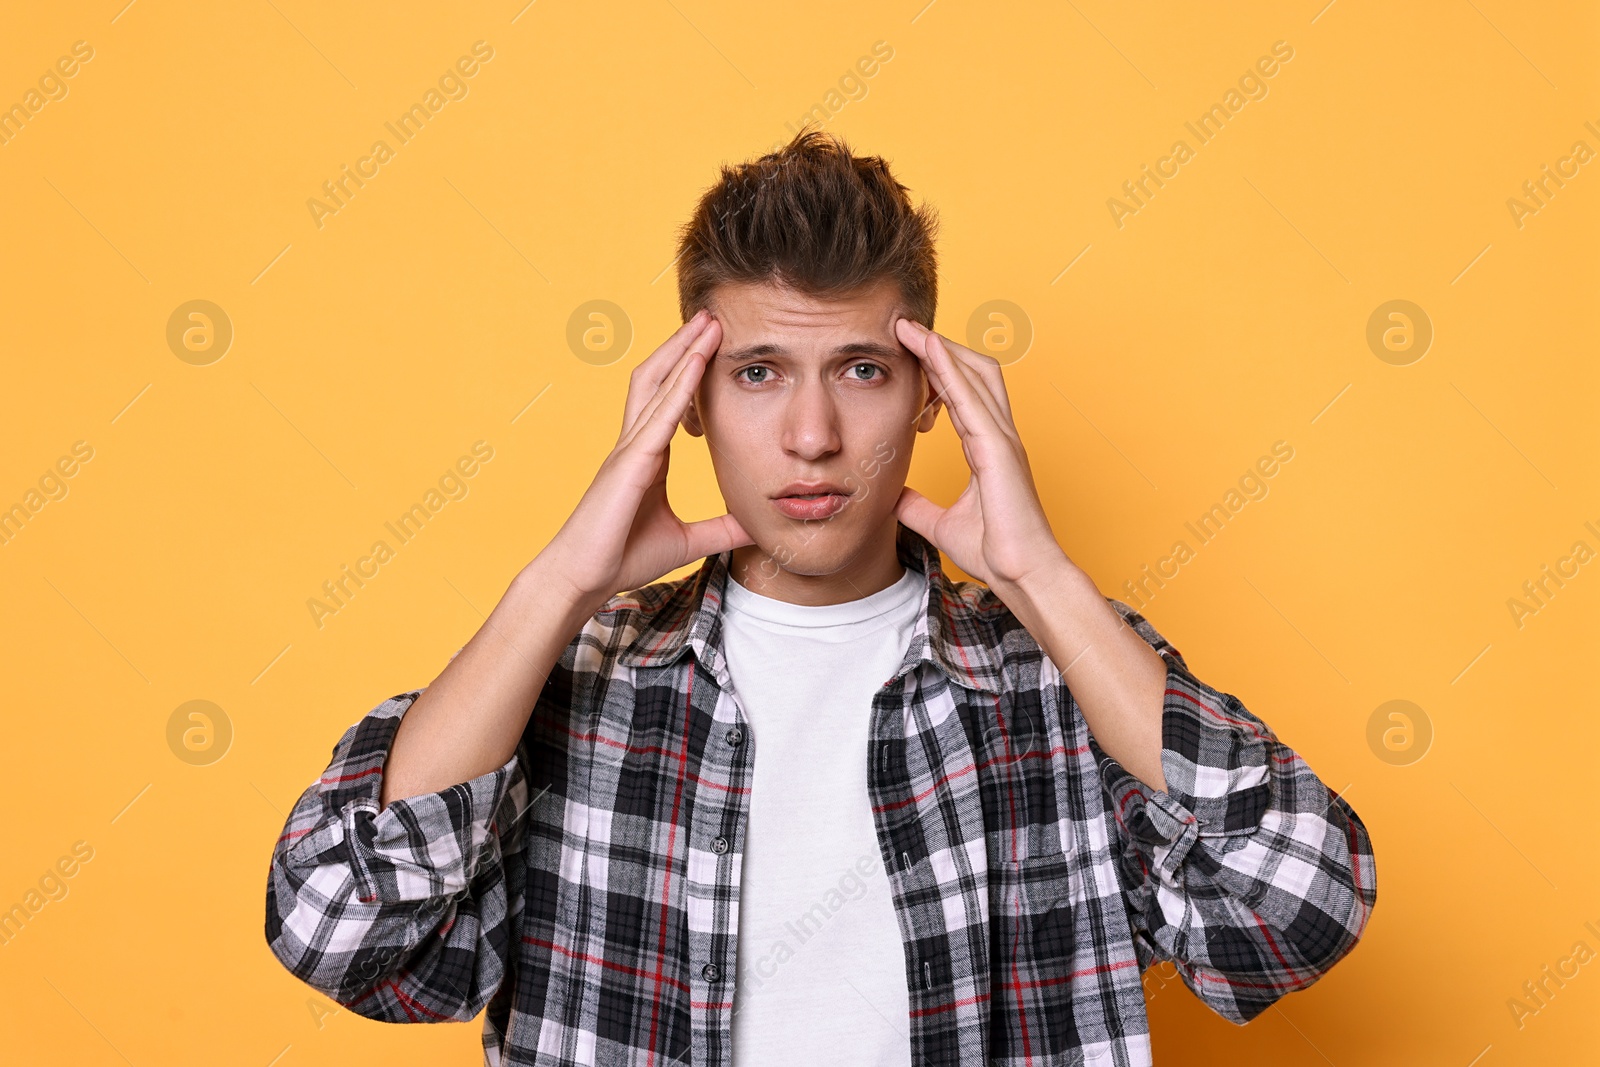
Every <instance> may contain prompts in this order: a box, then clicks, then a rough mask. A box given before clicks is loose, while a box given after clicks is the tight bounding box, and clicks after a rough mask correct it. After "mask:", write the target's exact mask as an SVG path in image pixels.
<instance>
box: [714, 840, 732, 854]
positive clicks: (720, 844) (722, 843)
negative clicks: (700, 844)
mask: <svg viewBox="0 0 1600 1067" xmlns="http://www.w3.org/2000/svg"><path fill="white" fill-rule="evenodd" d="M711 851H712V852H715V853H716V854H717V855H719V856H720V855H722V854H723V853H724V852H726V851H728V839H727V838H726V837H713V838H712V839H711Z"/></svg>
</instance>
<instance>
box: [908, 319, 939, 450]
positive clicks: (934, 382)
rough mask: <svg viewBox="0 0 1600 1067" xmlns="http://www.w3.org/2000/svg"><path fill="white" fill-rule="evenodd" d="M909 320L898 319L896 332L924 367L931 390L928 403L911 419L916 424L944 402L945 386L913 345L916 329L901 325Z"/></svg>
mask: <svg viewBox="0 0 1600 1067" xmlns="http://www.w3.org/2000/svg"><path fill="white" fill-rule="evenodd" d="M909 321H910V320H908V319H901V320H897V321H896V323H895V334H896V335H897V336H900V337H901V341H902V343H903V344H905V346H906V347H907V348H908V349H911V354H912V356H913V357H914V358H915V359H916V361H917V365H918V366H919V367H921V368H922V373H923V376H924V377H926V378H927V380H928V390H929V392H928V401H927V403H925V404H923V405H922V410H920V411H918V412H917V414H916V417H915V418H913V419H912V420H911V424H912V425H913V426H915V425H916V424H917V423H919V422H921V421H922V416H924V415H926V414H927V413H928V409H929V408H932V407H936V406H938V405H939V404H941V403H943V402H944V386H943V385H942V384H941V383H940V382H939V376H938V375H937V374H935V373H934V370H933V367H932V366H931V365H930V364H929V363H928V362H927V361H926V360H924V359H923V358H922V353H921V352H920V351H919V350H918V349H917V348H913V347H912V345H913V343H914V342H916V335H915V333H914V331H912V330H910V329H908V328H907V327H903V326H901V325H900V323H901V322H909ZM901 331H904V333H903V334H902V332H901ZM947 406H948V405H947Z"/></svg>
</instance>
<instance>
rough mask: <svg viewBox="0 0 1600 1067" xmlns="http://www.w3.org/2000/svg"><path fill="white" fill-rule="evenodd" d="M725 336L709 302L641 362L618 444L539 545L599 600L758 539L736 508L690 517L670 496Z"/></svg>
mask: <svg viewBox="0 0 1600 1067" xmlns="http://www.w3.org/2000/svg"><path fill="white" fill-rule="evenodd" d="M721 340H722V324H721V323H719V322H718V321H717V320H716V319H715V318H713V317H712V316H711V314H710V313H709V312H707V311H704V310H702V311H700V312H698V313H697V314H696V315H695V316H694V318H692V319H690V320H689V321H688V322H686V323H684V324H683V325H682V326H680V327H679V328H678V330H677V332H676V333H674V334H673V335H672V336H671V337H669V338H667V340H666V341H665V342H664V343H663V344H662V345H661V347H660V348H657V349H656V350H655V351H654V352H652V353H651V354H650V356H649V358H648V359H646V360H644V361H643V362H642V363H640V364H639V365H638V366H637V367H635V368H634V370H633V375H632V377H631V378H630V379H629V381H628V400H627V403H626V405H625V407H624V412H623V417H622V433H621V434H620V435H619V436H618V438H617V444H616V447H615V448H613V449H612V451H611V454H610V455H609V456H607V457H606V459H605V461H604V462H603V463H601V464H600V470H599V473H597V474H596V475H595V477H594V481H593V483H592V484H591V485H590V486H589V488H588V490H587V491H586V492H585V493H584V494H583V499H582V500H580V501H578V506H577V507H576V508H575V509H574V510H573V513H572V516H571V517H570V518H568V519H567V521H566V523H565V525H563V526H562V527H561V529H560V531H559V532H557V534H556V535H555V537H553V538H552V539H551V541H550V543H549V545H547V546H546V547H545V549H544V551H543V552H541V553H540V554H539V556H540V560H541V561H543V562H547V563H549V564H551V567H550V570H549V573H552V574H560V575H561V576H562V577H564V578H565V579H566V580H567V581H569V582H570V583H571V584H572V585H573V587H574V592H575V593H576V594H577V596H578V597H579V598H580V600H583V601H587V602H591V603H594V604H595V605H596V606H598V605H599V604H602V603H604V602H605V601H606V600H608V599H610V597H611V596H612V594H614V593H617V592H620V591H623V590H628V589H637V588H640V587H641V586H644V585H648V584H649V583H651V582H653V581H655V580H656V579H657V578H660V577H661V576H662V575H663V574H667V573H668V572H670V571H673V570H676V569H677V568H679V567H682V566H684V565H685V564H687V563H690V562H692V561H694V560H697V559H700V558H702V557H704V556H710V555H715V554H717V553H719V552H723V551H725V550H727V549H730V548H739V547H741V546H743V545H748V544H753V543H754V541H753V540H752V538H751V537H750V535H749V534H748V533H746V532H745V530H744V527H743V526H741V525H739V520H738V519H735V518H734V517H733V516H732V515H728V514H724V515H719V516H717V517H716V518H712V519H702V520H700V521H698V522H690V523H686V522H684V521H683V520H681V519H679V518H678V516H677V515H675V514H674V513H673V511H672V505H671V504H670V503H668V501H667V467H668V464H669V462H670V452H671V443H672V437H673V434H674V433H675V432H676V430H677V428H678V423H679V421H680V420H681V419H682V418H683V414H684V412H685V411H686V410H687V409H688V406H689V403H690V401H691V400H692V399H693V397H694V393H695V389H696V388H697V387H698V386H699V384H700V378H701V375H702V374H703V373H704V372H705V368H706V364H707V363H708V362H709V361H710V360H711V358H712V357H713V356H715V355H716V351H717V345H718V344H719V343H720V342H721Z"/></svg>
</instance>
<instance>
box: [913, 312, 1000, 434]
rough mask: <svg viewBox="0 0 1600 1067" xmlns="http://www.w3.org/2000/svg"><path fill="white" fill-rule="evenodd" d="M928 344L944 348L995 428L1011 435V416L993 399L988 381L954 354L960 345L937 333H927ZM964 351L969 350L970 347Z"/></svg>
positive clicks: (951, 362) (951, 363)
mask: <svg viewBox="0 0 1600 1067" xmlns="http://www.w3.org/2000/svg"><path fill="white" fill-rule="evenodd" d="M928 344H929V345H930V346H932V345H938V346H939V347H940V348H942V349H943V350H944V353H945V355H946V356H947V357H949V360H950V365H951V366H953V367H955V368H956V370H958V371H960V372H961V375H962V377H964V378H965V379H966V380H967V384H968V385H970V386H971V387H972V392H973V395H975V396H976V397H977V398H978V399H979V400H980V401H982V402H983V406H984V408H985V409H986V410H987V411H988V412H989V417H990V418H991V419H992V420H993V421H994V424H995V428H996V429H998V430H999V431H1000V432H1001V433H1004V434H1005V435H1006V436H1008V437H1010V436H1013V432H1012V429H1011V418H1010V416H1009V415H1008V414H1007V413H1006V411H1005V409H1004V408H1002V407H1001V404H1000V402H999V401H998V400H996V399H995V396H994V392H993V390H992V389H991V388H990V383H989V381H988V380H987V379H986V377H985V376H984V375H983V374H981V373H980V372H979V370H978V369H977V368H975V367H972V366H970V365H969V364H968V362H967V361H966V360H964V359H961V358H959V357H958V356H957V355H956V352H957V350H958V349H960V348H961V346H960V345H958V344H956V343H955V342H954V341H951V340H949V339H947V338H946V337H945V336H944V335H943V334H939V333H933V334H929V335H928ZM966 351H971V349H967V350H966ZM973 355H974V356H976V355H977V353H976V352H974V353H973ZM997 366H998V364H997Z"/></svg>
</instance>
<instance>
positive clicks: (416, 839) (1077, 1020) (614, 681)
mask: <svg viewBox="0 0 1600 1067" xmlns="http://www.w3.org/2000/svg"><path fill="white" fill-rule="evenodd" d="M897 550H898V553H899V557H900V559H901V561H902V562H903V563H905V564H906V565H907V566H911V567H916V568H918V569H920V570H921V571H922V572H923V573H924V574H925V575H926V576H927V580H928V593H927V597H926V599H925V601H924V604H923V608H924V610H923V612H922V614H921V615H920V617H919V618H918V620H917V623H916V627H915V630H914V632H913V634H912V638H911V643H910V646H909V648H908V649H907V650H906V653H905V657H904V659H903V661H902V662H901V664H900V667H899V669H898V670H897V671H896V673H895V675H894V677H893V678H890V679H889V680H887V681H886V682H885V684H884V686H883V688H882V689H881V690H879V692H878V693H877V694H876V696H874V698H873V700H872V706H871V707H870V709H863V713H864V714H868V715H870V717H871V726H870V741H869V745H868V749H867V751H865V752H858V753H854V754H843V753H842V754H841V758H852V759H865V760H867V765H868V791H869V794H870V799H871V804H872V814H873V819H874V822H875V826H876V829H877V837H878V843H879V847H880V854H881V859H882V862H883V864H884V867H885V869H886V871H887V874H888V879H889V885H890V888H891V891H892V894H893V898H894V908H895V912H896V915H897V917H898V920H899V927H900V935H901V943H902V948H903V950H904V955H905V974H906V985H907V988H908V991H909V995H910V1016H909V1018H907V1019H906V1020H904V1023H905V1028H906V1030H907V1032H908V1038H907V1039H908V1041H909V1042H910V1048H911V1062H912V1063H913V1064H915V1065H917V1067H935V1065H938V1067H943V1065H957V1064H959V1065H969V1067H970V1065H977V1064H996V1065H1018V1067H1020V1065H1025V1064H1026V1065H1033V1064H1039V1065H1044V1064H1052V1065H1055V1064H1106V1065H1113V1064H1114V1065H1117V1067H1133V1065H1139V1064H1148V1063H1150V1055H1151V1054H1150V1037H1149V1025H1148V1022H1147V1018H1146V1014H1145V1000H1144V995H1143V985H1142V982H1141V976H1142V974H1143V971H1144V969H1145V968H1146V967H1148V966H1150V965H1151V964H1152V963H1155V962H1158V961H1171V962H1172V965H1173V966H1174V967H1175V968H1176V970H1177V973H1178V974H1179V975H1181V976H1182V979H1183V982H1184V983H1185V984H1186V985H1187V986H1188V987H1189V988H1190V989H1191V990H1192V991H1193V992H1194V993H1195V995H1196V996H1198V997H1199V998H1200V999H1201V1000H1202V1001H1203V1002H1204V1003H1205V1004H1207V1005H1209V1006H1210V1007H1211V1008H1212V1009H1213V1010H1214V1011H1216V1012H1217V1013H1219V1014H1220V1015H1222V1016H1223V1017H1225V1018H1227V1019H1229V1020H1231V1021H1233V1022H1236V1023H1244V1022H1248V1021H1249V1020H1250V1019H1252V1018H1253V1017H1255V1016H1256V1015H1258V1014H1260V1013H1261V1012H1262V1011H1264V1010H1265V1009H1266V1008H1267V1007H1268V1005H1270V1004H1272V1003H1273V1002H1274V1001H1275V1000H1277V999H1278V998H1280V997H1282V996H1283V995H1284V994H1285V993H1288V992H1290V991H1293V990H1297V989H1303V988H1305V987H1306V986H1308V985H1310V984H1311V983H1312V982H1314V981H1316V979H1317V978H1318V977H1320V976H1321V975H1322V974H1323V973H1324V972H1325V971H1327V970H1328V969H1329V968H1330V967H1332V966H1333V964H1334V963H1336V962H1337V961H1338V960H1340V959H1342V958H1343V957H1344V956H1345V954H1346V953H1348V952H1349V951H1350V950H1351V949H1352V948H1353V947H1354V945H1355V944H1356V941H1357V939H1358V938H1359V937H1360V936H1361V933H1362V931H1363V930H1364V928H1365V927H1366V924H1367V920H1368V917H1369V915H1370V914H1371V912H1372V908H1373V905H1374V903H1375V902H1376V899H1377V885H1376V880H1375V879H1376V868H1375V865H1374V858H1373V854H1372V845H1371V841H1370V840H1369V838H1368V835H1367V831H1366V828H1365V826H1364V825H1363V824H1362V822H1361V820H1360V818H1358V817H1357V815H1356V813H1355V811H1354V809H1352V808H1351V807H1350V805H1349V804H1348V803H1347V802H1345V801H1344V800H1343V799H1342V798H1341V797H1340V796H1339V795H1338V794H1337V793H1335V792H1333V791H1332V790H1330V789H1329V788H1327V786H1326V785H1325V784H1324V783H1323V782H1322V781H1321V780H1320V779H1319V778H1318V777H1317V776H1316V775H1315V774H1314V773H1313V772H1312V770H1311V768H1310V767H1309V766H1308V765H1307V763H1306V761H1305V760H1304V759H1303V758H1302V757H1301V756H1300V755H1299V754H1298V753H1296V752H1295V751H1293V750H1292V749H1290V748H1289V747H1288V746H1287V745H1285V744H1283V743H1282V742H1281V741H1279V740H1278V739H1277V737H1276V736H1275V735H1274V734H1273V732H1272V730H1271V729H1270V728H1269V727H1268V726H1267V724H1266V723H1264V722H1262V721H1261V720H1260V719H1259V718H1257V717H1256V716H1255V715H1253V714H1251V713H1250V712H1249V711H1247V710H1245V708H1244V706H1243V705H1242V704H1241V703H1240V702H1239V701H1238V700H1237V699H1236V698H1235V697H1233V696H1231V695H1229V694H1227V693H1223V692H1219V691H1218V690H1216V689H1213V688H1211V687H1210V686H1208V685H1206V684H1205V683H1204V682H1202V681H1200V680H1199V679H1198V678H1196V677H1195V676H1194V675H1192V674H1191V673H1190V672H1189V669H1188V667H1187V665H1186V664H1185V662H1184V659H1183V657H1182V656H1181V655H1180V654H1179V653H1178V651H1177V649H1175V648H1173V647H1172V646H1171V645H1170V644H1169V643H1168V642H1167V641H1166V640H1165V639H1164V638H1163V637H1162V636H1161V635H1160V634H1159V633H1157V632H1156V631H1155V629H1153V628H1152V627H1151V626H1150V624H1149V623H1148V622H1146V621H1145V620H1144V618H1143V617H1142V616H1140V615H1139V614H1138V613H1137V612H1135V611H1134V610H1133V609H1132V608H1130V607H1128V606H1127V605H1125V604H1123V603H1121V602H1120V601H1116V600H1110V603H1111V604H1112V605H1113V606H1114V607H1115V608H1116V610H1117V611H1118V612H1119V613H1120V614H1121V615H1122V617H1123V618H1124V619H1125V620H1126V621H1127V623H1128V624H1129V625H1131V626H1132V627H1133V628H1134V629H1135V630H1136V631H1137V632H1138V634H1139V635H1140V636H1141V637H1143V638H1144V640H1145V641H1146V642H1147V643H1149V644H1150V645H1151V647H1152V648H1154V649H1155V650H1156V651H1157V652H1158V653H1160V655H1161V656H1162V657H1163V658H1164V660H1165V661H1166V665H1167V685H1166V696H1165V704H1164V710H1163V719H1162V745H1163V749H1162V753H1161V764H1162V770H1163V773H1164V774H1165V777H1166V782H1167V789H1166V790H1165V791H1157V790H1154V789H1151V788H1150V787H1149V786H1147V785H1145V784H1144V783H1143V782H1142V781H1140V780H1139V779H1137V778H1135V777H1133V776H1132V775H1131V774H1129V773H1128V772H1127V771H1125V770H1124V769H1123V768H1122V767H1121V766H1120V765H1119V764H1118V763H1117V761H1116V760H1114V759H1112V758H1111V757H1109V756H1107V755H1106V754H1105V752H1104V751H1102V750H1101V748H1100V747H1099V745H1098V744H1097V743H1096V742H1095V740H1094V738H1093V737H1091V736H1090V734H1089V731H1088V728H1087V726H1086V724H1085V722H1084V719H1083V716H1082V714H1081V712H1080V710H1079V708H1078V706H1077V704H1076V703H1075V701H1074V699H1073V696H1072V693H1071V691H1070V690H1069V689H1068V687H1067V684H1066V682H1065V680H1064V678H1063V676H1062V674H1061V672H1060V670H1059V669H1058V668H1057V666H1056V664H1054V663H1053V662H1052V661H1051V660H1050V658H1049V657H1048V656H1046V655H1045V654H1044V653H1043V651H1042V650H1041V649H1040V647H1039V646H1038V644H1037V643H1036V642H1035V641H1034V640H1033V638H1032V637H1031V636H1030V635H1029V634H1028V632H1027V631H1026V630H1025V629H1024V628H1023V627H1022V625H1021V624H1020V622H1019V621H1018V620H1017V618H1016V617H1015V616H1014V615H1013V614H1012V613H1011V612H1010V611H1009V610H1008V609H1007V608H1006V607H1005V605H1004V604H1002V603H1001V602H1000V600H999V599H998V598H997V597H996V596H995V594H994V593H993V592H992V591H990V590H989V589H988V588H987V587H986V586H984V585H982V584H980V583H976V582H965V581H963V582H954V581H951V580H950V579H948V578H946V576H945V574H944V572H943V570H942V567H941V564H940V557H939V552H938V550H937V549H936V548H934V547H933V545H932V544H931V543H929V542H928V541H927V540H926V539H925V538H923V537H922V536H921V535H919V534H917V533H916V532H915V531H913V530H911V529H910V528H909V527H906V526H904V525H903V524H902V525H901V526H900V527H899V531H898V539H897ZM730 555H731V554H730V553H726V552H725V553H722V554H720V555H717V556H708V557H707V558H706V559H705V561H704V562H703V563H702V564H701V567H700V569H699V570H698V571H697V572H696V573H694V574H692V575H689V576H686V577H683V578H680V579H677V580H675V581H670V582H657V583H655V584H653V585H650V586H647V587H645V588H642V589H638V590H634V591H632V592H630V593H627V594H622V595H618V596H615V597H612V598H611V599H610V600H609V601H608V602H607V603H606V604H605V606H604V607H602V608H601V609H600V610H599V611H598V612H596V613H595V615H594V616H593V617H591V618H590V619H589V620H588V621H587V622H586V623H585V625H584V627H583V629H582V631H581V632H580V633H578V635H577V636H576V637H574V638H573V640H572V641H571V642H570V643H569V645H568V646H567V648H566V650H565V651H564V652H563V654H562V656H561V659H560V661H559V663H558V664H557V665H556V667H555V668H554V670H553V671H552V673H551V675H550V678H549V680H548V682H547V683H546V685H545V687H544V689H543V692H542V693H541V694H540V696H539V697H538V699H537V702H536V704H535V706H534V709H533V713H532V717H531V719H530V721H529V723H528V727H527V730H526V732H525V733H524V735H523V737H522V740H521V742H520V744H519V745H518V748H517V751H516V754H515V755H514V756H513V757H512V758H511V759H510V760H509V761H508V762H507V763H506V764H505V766H503V767H501V768H499V769H498V770H495V771H493V772H491V773H489V774H485V775H483V776H482V777H479V778H474V779H472V780H471V781H468V782H463V783H461V784H459V785H454V786H451V787H450V788H448V789H444V790H441V791H439V792H437V793H431V794H428V795H425V796H417V797H411V798H408V799H403V800H397V801H395V802H394V803H392V804H390V805H389V806H388V808H386V809H384V810H382V811H381V812H380V811H379V799H378V798H379V787H380V784H381V781H382V775H383V765H384V759H385V757H386V755H387V753H388V751H389V745H390V742H391V740H392V739H393V737H394V734H395V729H396V727H398V726H399V724H400V720H401V717H402V716H403V715H404V714H405V712H406V709H407V708H408V707H409V706H410V705H411V702H412V701H413V700H415V699H416V697H417V695H418V694H419V693H420V692H421V690H413V691H411V692H407V693H402V694H399V695H397V696H393V697H390V698H389V699H387V700H385V701H384V702H383V703H381V704H379V705H378V706H377V707H376V708H373V709H372V710H371V711H370V712H368V713H367V714H366V715H365V716H364V717H363V718H362V719H361V720H360V721H359V722H357V723H356V724H355V725H354V726H352V727H350V729H349V730H348V731H347V732H346V733H345V734H344V736H343V737H342V738H341V739H340V741H339V743H338V744H337V746H336V747H335V748H334V751H333V759H332V762H331V763H330V764H329V765H328V768H327V770H326V771H325V772H324V773H323V774H322V776H321V778H320V780H319V781H317V782H316V783H314V784H313V785H311V786H310V788H308V789H307V790H306V791H305V793H304V794H303V795H302V796H301V797H300V799H299V801H298V802H297V803H296V805H295V808H294V811H293V812H292V813H291V814H290V816H289V820H288V824H287V826H286V827H285V828H284V833H283V835H282V837H280V838H279V839H278V842H277V845H276V847H275V849H274V851H273V855H272V864H271V872H270V877H269V882H268V886H267V907H266V936H267V940H268V942H269V943H270V945H271V948H272V951H273V952H274V953H275V954H276V955H277V957H278V959H279V960H281V961H282V963H283V964H284V966H285V967H287V968H288V969H289V970H290V971H291V972H292V973H294V974H295V975H297V976H298V977H300V978H301V979H303V980H304V981H305V982H307V983H309V984H310V985H311V986H313V987H315V988H316V989H319V990H321V991H323V992H324V993H326V994H328V995H329V996H331V997H333V998H334V999H336V1000H338V1001H339V1002H340V1003H341V1004H343V1005H344V1006H345V1007H347V1008H349V1009H350V1010H351V1011H353V1012H356V1013H358V1014H360V1015H363V1016H367V1017H370V1018H373V1019H381V1020H385V1021H389V1022H434V1021H443V1020H452V1019H453V1020H463V1021H466V1020H471V1019H472V1018H474V1017H475V1016H476V1015H477V1014H478V1013H479V1012H480V1011H484V1009H485V1008H487V1011H486V1012H485V1014H484V1033H483V1040H484V1048H485V1051H486V1059H487V1062H488V1063H489V1064H492V1065H501V1064H505V1065H511V1064H541V1065H552V1067H554V1065H566V1064H607V1065H609V1064H640V1065H651V1067H654V1065H657V1064H660V1065H663V1067H665V1065H668V1064H693V1065H696V1067H726V1065H727V1064H729V1063H730V1045H731V1026H730V1018H731V1013H732V1011H733V1010H734V984H733V979H734V975H735V973H736V952H737V950H738V948H739V945H738V940H737V931H738V909H739V873H740V866H741V863H742V859H743V856H744V848H745V833H746V827H747V826H748V812H749V804H750V785H751V780H752V774H753V771H754V766H755V759H756V748H757V743H758V739H757V738H756V737H754V736H753V735H752V733H751V731H750V730H749V728H748V724H747V720H746V717H745V715H744V712H743V711H742V710H741V709H740V707H739V705H738V701H737V696H736V694H735V693H734V691H733V687H732V684H731V682H730V679H729V675H728V666H727V661H726V659H725V657H724V654H723V649H722V618H721V613H720V610H719V609H720V605H721V603H722V594H723V591H724V589H725V587H726V582H727V581H728V566H729V558H730ZM1107 599H1108V600H1109V599H1110V598H1107ZM817 995H818V996H834V995H841V996H842V995H849V994H847V993H845V992H843V991H842V989H834V990H818V991H817ZM841 1055H843V1053H842V1054H841Z"/></svg>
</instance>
